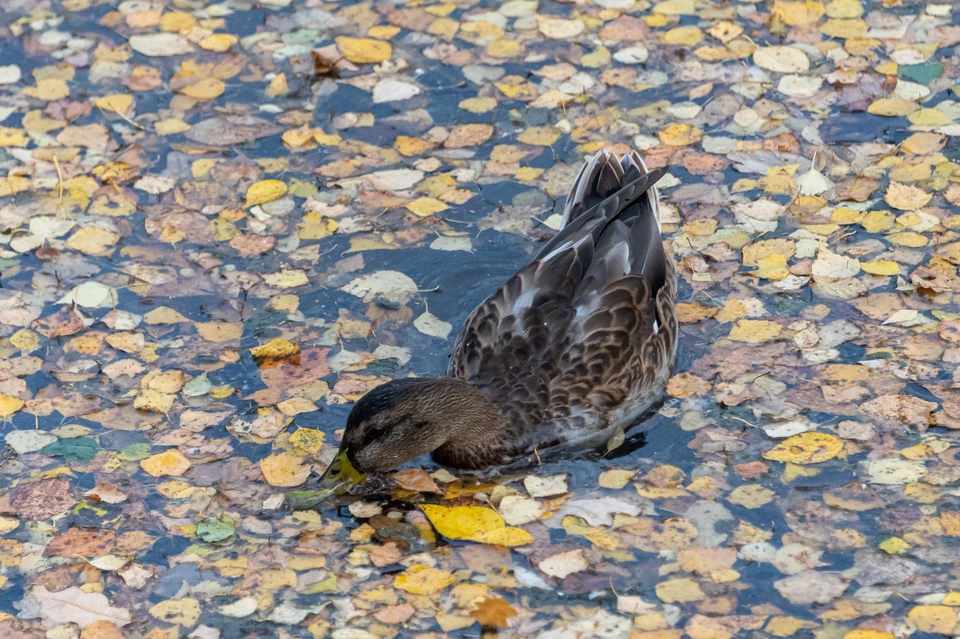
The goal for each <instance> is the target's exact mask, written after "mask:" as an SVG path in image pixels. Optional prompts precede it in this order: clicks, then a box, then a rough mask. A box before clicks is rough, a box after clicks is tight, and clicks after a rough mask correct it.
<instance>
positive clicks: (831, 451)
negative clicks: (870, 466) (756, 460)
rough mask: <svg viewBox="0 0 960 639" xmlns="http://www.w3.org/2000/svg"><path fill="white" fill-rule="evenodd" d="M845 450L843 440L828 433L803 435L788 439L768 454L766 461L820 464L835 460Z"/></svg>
mask: <svg viewBox="0 0 960 639" xmlns="http://www.w3.org/2000/svg"><path fill="white" fill-rule="evenodd" d="M841 450H843V440H842V439H840V438H839V437H836V436H834V435H830V434H828V433H816V432H810V433H801V434H799V435H794V436H793V437H788V438H787V439H785V440H783V441H782V442H781V443H779V444H777V445H776V446H774V447H773V448H771V449H770V450H768V451H767V452H765V453H763V458H764V459H771V460H773V461H782V462H791V463H794V464H818V463H820V462H824V461H827V460H828V459H833V458H834V457H836V456H837V455H839V454H840V451H841Z"/></svg>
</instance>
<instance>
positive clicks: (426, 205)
mask: <svg viewBox="0 0 960 639" xmlns="http://www.w3.org/2000/svg"><path fill="white" fill-rule="evenodd" d="M406 208H407V209H408V210H410V211H412V212H414V213H416V214H417V215H419V216H420V217H426V216H427V215H433V214H434V213H439V212H441V211H446V210H447V209H448V208H450V207H449V206H447V205H446V204H444V203H443V202H441V201H440V200H435V199H433V198H431V197H418V198H417V199H415V200H414V201H413V202H408V203H407V204H406Z"/></svg>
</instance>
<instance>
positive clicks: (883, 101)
mask: <svg viewBox="0 0 960 639" xmlns="http://www.w3.org/2000/svg"><path fill="white" fill-rule="evenodd" d="M919 108H920V105H919V104H917V103H916V102H908V101H907V100H904V99H902V98H880V99H879V100H877V101H876V102H874V103H873V104H871V105H870V106H869V107H868V108H867V113H871V114H873V115H883V116H886V117H890V118H896V117H901V116H904V115H910V114H911V113H913V112H914V111H916V110H917V109H919Z"/></svg>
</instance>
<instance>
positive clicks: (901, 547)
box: [879, 537, 910, 555]
mask: <svg viewBox="0 0 960 639" xmlns="http://www.w3.org/2000/svg"><path fill="white" fill-rule="evenodd" d="M879 548H880V550H882V551H883V552H885V553H887V554H888V555H902V554H903V553H905V552H907V551H908V550H910V544H908V543H907V542H905V541H904V540H903V539H900V538H899V537H890V538H889V539H885V540H884V541H883V542H881V543H880V546H879Z"/></svg>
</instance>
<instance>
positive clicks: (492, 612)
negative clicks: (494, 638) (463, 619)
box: [470, 597, 517, 628]
mask: <svg viewBox="0 0 960 639" xmlns="http://www.w3.org/2000/svg"><path fill="white" fill-rule="evenodd" d="M470 616H471V617H473V618H474V619H476V620H477V621H479V622H480V623H481V624H482V625H484V626H493V627H495V628H506V627H507V619H509V618H510V617H516V616H517V611H516V610H514V609H513V608H511V607H510V604H509V603H507V600H506V599H500V598H499V597H487V598H486V599H484V600H483V601H481V602H480V603H478V604H477V607H476V608H474V609H473V610H471V611H470Z"/></svg>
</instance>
